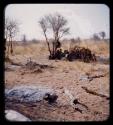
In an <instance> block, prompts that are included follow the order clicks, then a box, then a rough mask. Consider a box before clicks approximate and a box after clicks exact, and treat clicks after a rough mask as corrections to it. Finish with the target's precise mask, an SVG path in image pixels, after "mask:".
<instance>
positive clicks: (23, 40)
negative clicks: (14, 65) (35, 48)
mask: <svg viewBox="0 0 113 125" xmlns="http://www.w3.org/2000/svg"><path fill="white" fill-rule="evenodd" d="M22 42H23V44H24V45H25V44H26V42H27V39H26V35H25V34H24V35H23V36H22Z"/></svg>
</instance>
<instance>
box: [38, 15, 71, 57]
mask: <svg viewBox="0 0 113 125" xmlns="http://www.w3.org/2000/svg"><path fill="white" fill-rule="evenodd" d="M39 23H40V25H41V28H42V30H43V33H44V36H45V38H46V42H47V44H48V50H49V52H50V56H54V55H55V53H56V50H57V48H58V47H60V44H59V43H60V42H59V41H60V39H61V38H62V37H63V36H64V35H67V34H69V28H68V27H66V26H67V20H66V19H65V18H64V17H63V16H62V15H60V14H58V13H56V14H53V15H51V14H50V15H47V16H44V17H43V18H41V20H40V21H39ZM47 31H50V32H51V34H52V36H53V39H54V41H53V49H52V50H53V51H52V50H51V49H50V45H49V41H48V38H47Z"/></svg>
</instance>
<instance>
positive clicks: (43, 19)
mask: <svg viewBox="0 0 113 125" xmlns="http://www.w3.org/2000/svg"><path fill="white" fill-rule="evenodd" d="M39 24H40V26H41V28H42V31H43V33H44V36H45V39H46V42H47V45H48V50H49V52H50V55H51V49H50V45H49V41H48V38H47V34H46V32H47V20H46V19H45V18H42V19H40V21H39Z"/></svg>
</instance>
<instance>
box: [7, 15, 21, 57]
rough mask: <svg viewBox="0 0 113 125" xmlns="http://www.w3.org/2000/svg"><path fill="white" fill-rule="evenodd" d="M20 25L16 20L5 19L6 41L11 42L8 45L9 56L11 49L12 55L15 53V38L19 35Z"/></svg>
mask: <svg viewBox="0 0 113 125" xmlns="http://www.w3.org/2000/svg"><path fill="white" fill-rule="evenodd" d="M18 25H19V23H18V22H17V21H16V20H13V19H10V18H8V17H7V18H6V19H5V39H6V41H9V43H8V55H9V49H10V53H11V54H12V53H13V43H12V41H13V38H14V37H15V36H16V35H17V33H18V31H19V27H18Z"/></svg>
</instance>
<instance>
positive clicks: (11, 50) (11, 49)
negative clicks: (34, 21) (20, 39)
mask: <svg viewBox="0 0 113 125" xmlns="http://www.w3.org/2000/svg"><path fill="white" fill-rule="evenodd" d="M10 43H11V46H10V47H11V48H10V52H11V55H12V54H13V41H12V38H11V41H10Z"/></svg>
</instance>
